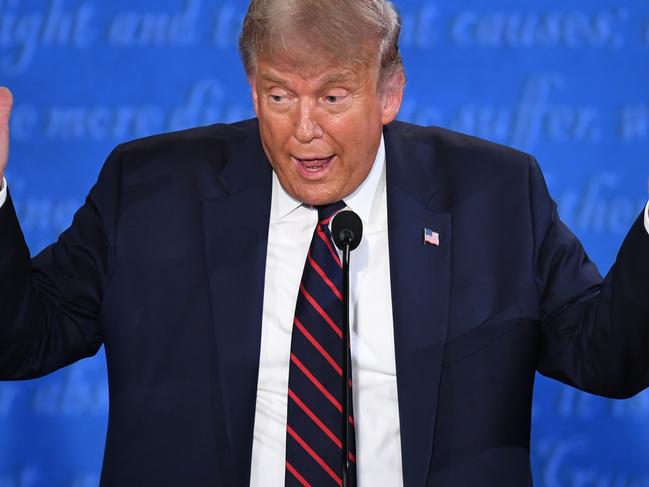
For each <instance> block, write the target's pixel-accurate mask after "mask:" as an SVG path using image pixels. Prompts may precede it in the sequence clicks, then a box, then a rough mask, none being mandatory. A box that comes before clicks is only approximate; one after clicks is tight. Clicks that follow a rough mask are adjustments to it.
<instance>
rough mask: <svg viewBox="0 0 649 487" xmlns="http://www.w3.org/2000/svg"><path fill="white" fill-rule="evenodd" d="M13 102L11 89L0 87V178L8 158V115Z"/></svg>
mask: <svg viewBox="0 0 649 487" xmlns="http://www.w3.org/2000/svg"><path fill="white" fill-rule="evenodd" d="M13 102H14V98H13V95H12V94H11V91H9V90H8V89H7V88H4V87H0V180H2V178H3V177H4V173H5V169H6V168H7V161H8V159H9V116H10V115H11V107H12V106H13Z"/></svg>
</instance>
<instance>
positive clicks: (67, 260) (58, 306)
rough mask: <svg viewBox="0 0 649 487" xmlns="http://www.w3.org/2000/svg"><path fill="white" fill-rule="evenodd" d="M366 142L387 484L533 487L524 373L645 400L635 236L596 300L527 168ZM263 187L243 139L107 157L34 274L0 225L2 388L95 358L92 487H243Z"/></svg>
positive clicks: (230, 130)
mask: <svg viewBox="0 0 649 487" xmlns="http://www.w3.org/2000/svg"><path fill="white" fill-rule="evenodd" d="M384 134H385V141H386V152H387V162H386V168H387V169H386V171H387V197H388V226H389V246H390V270H391V276H390V277H391V284H392V302H393V311H394V313H393V314H394V331H395V335H394V336H395V349H396V366H397V384H398V395H399V415H400V425H401V444H402V457H403V476H404V482H405V485H406V487H419V486H427V485H428V486H455V485H458V486H459V485H480V486H499V487H501V486H510V485H511V486H522V485H529V484H530V483H531V479H530V467H529V437H530V410H531V401H532V389H533V383H534V374H535V371H536V370H538V371H540V372H541V373H543V374H546V375H548V376H551V377H555V378H557V379H559V380H561V381H564V382H567V383H570V384H573V385H575V386H577V387H579V388H581V389H584V390H587V391H591V392H594V393H598V394H603V395H607V396H611V397H626V396H630V395H633V394H634V393H636V392H638V391H639V390H641V389H642V388H644V387H645V386H646V385H647V384H649V368H648V364H647V362H648V357H649V354H647V345H648V344H649V322H648V319H647V317H648V316H649V309H648V308H649V300H648V299H647V292H646V282H647V277H648V276H649V255H648V252H647V250H648V249H649V236H647V233H646V231H645V229H644V227H643V223H642V218H641V217H639V218H638V220H637V221H636V222H635V224H634V226H633V227H632V228H631V230H630V232H629V234H628V236H627V238H626V240H625V242H624V244H623V245H622V248H621V250H620V253H619V256H618V259H617V262H616V263H615V265H614V267H613V268H612V270H611V271H610V273H609V274H608V276H607V277H606V279H605V280H604V281H602V279H601V277H600V275H599V274H598V272H597V269H596V268H595V266H594V265H593V264H592V263H591V262H590V261H589V260H588V258H587V256H586V254H585V253H584V251H583V249H582V247H581V245H580V244H579V242H578V241H577V240H576V239H575V237H574V236H573V235H572V234H571V233H570V231H569V230H568V229H567V228H566V227H565V226H564V225H563V224H562V223H561V222H560V220H559V219H558V217H557V213H556V210H555V205H554V203H553V202H552V200H551V199H550V197H549V196H548V194H547V190H546V187H545V183H544V181H543V178H542V175H541V173H540V171H539V168H538V166H537V164H536V162H535V161H534V160H533V159H532V158H531V157H529V156H528V155H526V154H523V153H520V152H517V151H514V150H512V149H508V148H505V147H502V146H497V145H495V144H491V143H488V142H484V141H481V140H478V139H475V138H471V137H467V136H464V135H460V134H456V133H452V132H449V131H446V130H442V129H438V128H422V127H418V126H413V125H408V124H403V123H393V124H391V125H389V126H387V127H386V128H385V131H384ZM271 174H272V173H271V167H270V165H269V163H268V161H267V159H266V157H265V156H264V153H263V151H262V148H261V144H260V140H259V133H258V125H257V122H256V121H255V120H251V121H245V122H241V123H237V124H234V125H215V126H211V127H205V128H198V129H193V130H189V131H185V132H180V133H175V134H169V135H163V136H157V137H152V138H147V139H143V140H139V141H135V142H132V143H129V144H125V145H122V146H120V147H118V148H117V149H116V150H115V151H114V152H113V153H112V155H111V156H110V158H109V159H108V161H107V163H106V164H105V165H104V168H103V170H102V172H101V174H100V177H99V180H98V182H97V184H96V185H95V187H94V188H93V189H92V191H91V192H90V194H89V196H88V198H87V201H86V203H85V205H84V206H83V207H82V208H81V209H80V210H79V211H78V213H77V214H76V216H75V219H74V222H73V224H72V226H71V227H70V228H69V229H68V230H67V231H66V232H64V233H63V234H62V235H61V237H60V239H59V241H58V242H57V243H55V244H54V245H52V246H50V247H49V248H47V249H46V250H44V251H43V252H42V253H41V254H40V255H38V256H37V257H36V258H34V259H33V261H32V260H30V258H29V254H28V250H27V247H26V246H25V243H24V239H23V237H22V233H21V231H20V227H19V225H18V222H17V219H16V216H15V212H14V210H13V206H12V203H11V200H9V201H8V202H7V204H5V206H4V207H3V208H2V209H1V210H0V229H1V231H0V249H1V250H2V252H0V303H2V304H1V305H0V377H1V378H5V379H25V378H32V377H37V376H41V375H43V374H47V373H48V372H51V371H53V370H55V369H58V368H60V367H62V366H64V365H66V364H69V363H71V362H74V361H75V360H78V359H80V358H82V357H86V356H90V355H93V354H94V353H96V351H97V349H98V348H99V347H100V345H101V344H104V345H105V348H106V356H107V361H108V375H109V390H110V416H109V424H108V433H107V438H106V450H105V458H104V466H103V472H102V484H103V485H107V486H113V485H115V486H130V485H133V486H142V485H152V486H153V485H155V486H166V485H169V486H172V485H173V486H176V485H206V486H211V485H213V486H217V485H218V486H246V485H248V482H249V476H250V458H251V447H252V433H253V420H254V408H255V395H256V382H257V370H258V363H259V347H260V333H261V317H262V302H263V288H264V269H265V259H266V244H267V235H268V225H269V212H270V200H271V198H270V197H271ZM424 228H430V229H433V230H434V231H436V232H438V233H439V234H440V245H439V247H433V246H424V245H423V229H424Z"/></svg>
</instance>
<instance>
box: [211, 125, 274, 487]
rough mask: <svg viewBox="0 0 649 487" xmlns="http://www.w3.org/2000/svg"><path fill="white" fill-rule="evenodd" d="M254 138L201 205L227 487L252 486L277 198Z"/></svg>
mask: <svg viewBox="0 0 649 487" xmlns="http://www.w3.org/2000/svg"><path fill="white" fill-rule="evenodd" d="M251 132H254V133H251V135H250V136H249V137H248V138H247V140H240V141H237V143H236V147H234V148H233V149H232V151H231V153H230V154H227V160H228V163H227V165H226V167H225V168H224V169H223V170H222V171H221V174H220V175H219V184H220V187H218V188H217V189H216V190H215V196H214V197H212V198H208V199H205V200H204V202H203V212H204V214H203V224H204V236H205V256H206V264H207V272H208V279H209V285H210V294H211V304H212V319H213V323H214V333H215V339H216V352H217V353H216V361H217V364H216V374H217V384H216V387H217V393H216V395H215V397H216V401H219V402H220V404H218V405H217V406H215V410H216V411H219V412H221V413H222V414H223V423H221V424H224V426H225V429H226V431H225V432H223V431H219V432H217V437H219V438H223V437H224V436H227V438H228V445H225V450H226V451H227V452H228V453H229V454H230V458H228V459H220V461H221V462H224V463H226V464H227V465H224V466H223V468H224V470H225V474H226V475H227V477H228V478H229V477H230V476H232V477H233V478H231V479H229V481H228V485H247V483H248V482H249V478H250V461H251V450H252V437H253V427H254V414H255V398H256V389H257V377H258V369H259V347H260V342H261V321H262V312H263V295H264V275H265V266H266V247H267V243H268V225H269V215H270V204H271V192H272V177H271V174H272V173H271V170H270V165H269V164H268V162H267V160H266V157H265V155H264V153H263V151H262V149H261V144H260V142H259V135H258V132H257V130H256V129H255V130H253V131H251ZM224 433H225V434H224ZM221 441H222V440H221ZM219 443H220V442H219ZM219 446H220V447H221V446H222V445H219ZM219 449H221V448H219Z"/></svg>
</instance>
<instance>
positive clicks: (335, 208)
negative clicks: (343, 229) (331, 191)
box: [316, 201, 346, 225]
mask: <svg viewBox="0 0 649 487" xmlns="http://www.w3.org/2000/svg"><path fill="white" fill-rule="evenodd" d="M345 206H346V205H345V202H344V201H336V202H335V203H330V204H328V205H322V206H316V209H317V210H318V221H319V222H320V223H322V224H325V225H326V224H328V223H329V220H330V219H331V217H332V216H333V215H335V214H336V213H338V212H339V211H340V210H342V209H343V208H344V207H345Z"/></svg>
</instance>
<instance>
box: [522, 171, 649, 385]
mask: <svg viewBox="0 0 649 487" xmlns="http://www.w3.org/2000/svg"><path fill="white" fill-rule="evenodd" d="M530 200H531V208H532V221H533V231H534V239H535V253H534V254H535V266H536V276H537V283H536V284H537V288H538V292H539V296H540V303H541V306H540V319H541V336H542V342H541V353H540V356H539V357H540V358H539V361H538V370H539V372H541V373H542V374H543V375H546V376H549V377H553V378H555V379H558V380H560V381H562V382H565V383H567V384H570V385H573V386H575V387H577V388H579V389H582V390H584V391H587V392H591V393H594V394H600V395H603V396H607V397H614V398H624V397H630V396H633V395H634V394H636V393H638V392H640V391H641V390H643V389H644V388H646V387H647V386H649V299H648V297H649V296H648V291H649V235H648V234H647V230H646V229H645V226H644V212H643V213H641V214H640V215H639V216H638V218H637V219H636V220H635V222H634V224H633V226H632V227H631V230H630V231H629V233H628V234H627V236H626V238H625V239H624V242H623V243H622V246H621V248H620V250H619V252H618V254H617V258H616V261H615V263H614V264H613V266H612V267H611V269H610V271H609V272H608V274H607V275H606V277H605V278H604V279H603V280H602V278H601V276H600V275H599V272H598V271H597V268H596V267H595V265H594V264H593V263H592V262H591V261H590V260H589V259H588V256H587V255H586V253H585V251H584V249H583V247H582V246H581V244H580V243H579V241H578V240H577V239H576V237H575V236H574V235H573V234H572V233H571V232H570V230H569V229H568V228H567V227H566V226H565V225H564V224H563V223H562V222H561V220H560V219H559V217H558V214H557V210H556V206H555V204H554V202H553V201H552V200H551V199H550V197H549V195H548V193H547V189H546V186H545V182H544V181H543V177H542V176H541V173H540V170H539V168H538V165H537V164H536V162H535V161H532V164H531V171H530Z"/></svg>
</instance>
